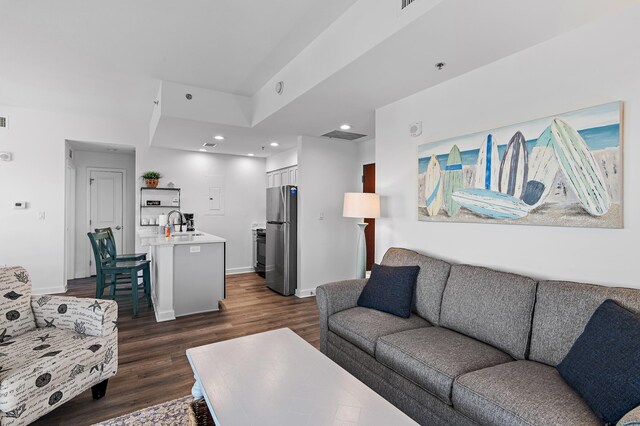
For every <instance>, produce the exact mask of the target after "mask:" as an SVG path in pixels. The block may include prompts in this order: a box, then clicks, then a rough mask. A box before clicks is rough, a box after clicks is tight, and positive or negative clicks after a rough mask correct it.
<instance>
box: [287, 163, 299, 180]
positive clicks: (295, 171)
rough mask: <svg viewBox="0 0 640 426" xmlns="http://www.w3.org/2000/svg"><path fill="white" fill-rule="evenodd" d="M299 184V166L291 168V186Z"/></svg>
mask: <svg viewBox="0 0 640 426" xmlns="http://www.w3.org/2000/svg"><path fill="white" fill-rule="evenodd" d="M297 184H298V166H294V167H289V185H297Z"/></svg>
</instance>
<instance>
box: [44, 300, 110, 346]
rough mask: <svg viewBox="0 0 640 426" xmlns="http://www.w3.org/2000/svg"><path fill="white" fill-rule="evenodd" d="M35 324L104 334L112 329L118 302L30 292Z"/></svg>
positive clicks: (83, 332) (77, 331) (98, 334)
mask: <svg viewBox="0 0 640 426" xmlns="http://www.w3.org/2000/svg"><path fill="white" fill-rule="evenodd" d="M31 308H32V309H33V313H34V315H35V319H36V324H37V326H38V328H59V329H64V330H70V331H75V332H76V333H79V334H86V335H89V336H103V337H104V336H108V335H109V334H111V333H113V332H114V331H115V329H116V325H117V319H118V305H117V304H116V302H114V301H113V300H102V299H101V300H96V299H85V298H78V297H68V296H50V295H43V296H33V297H32V298H31Z"/></svg>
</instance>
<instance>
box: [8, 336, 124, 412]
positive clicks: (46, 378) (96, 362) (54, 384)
mask: <svg viewBox="0 0 640 426" xmlns="http://www.w3.org/2000/svg"><path fill="white" fill-rule="evenodd" d="M114 346H115V343H114V342H110V343H109V342H108V341H107V339H106V338H103V337H93V336H87V335H83V334H78V333H75V332H73V331H68V330H63V329H58V328H44V329H36V330H34V331H30V332H28V333H25V334H22V335H20V336H18V337H15V338H10V339H4V341H3V343H0V410H1V411H3V412H5V413H6V412H9V411H11V410H14V409H17V408H18V407H19V406H20V405H21V403H24V402H25V401H27V400H29V399H30V396H31V395H33V394H35V393H36V392H38V393H41V392H42V391H43V390H46V389H47V388H49V389H51V393H52V394H54V393H56V392H54V390H55V389H57V388H59V387H60V386H59V385H60V384H61V383H66V382H71V383H70V384H69V385H68V386H65V387H66V389H67V390H68V391H70V392H73V391H77V390H76V389H74V385H73V384H72V383H73V382H75V381H82V380H84V379H85V376H95V377H100V376H101V375H102V373H103V370H106V369H105V365H106V364H109V363H110V362H111V361H112V360H113V359H114V356H115V351H116V350H117V348H115V347H114ZM108 368H112V366H109V367H108ZM51 397H52V398H54V400H55V399H57V398H58V397H62V395H55V396H53V395H52V396H51ZM53 402H54V403H55V402H57V401H53ZM50 405H53V404H50Z"/></svg>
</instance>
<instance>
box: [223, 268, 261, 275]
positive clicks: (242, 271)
mask: <svg viewBox="0 0 640 426" xmlns="http://www.w3.org/2000/svg"><path fill="white" fill-rule="evenodd" d="M247 272H255V269H253V266H243V267H241V268H227V271H226V274H227V275H237V274H246V273H247Z"/></svg>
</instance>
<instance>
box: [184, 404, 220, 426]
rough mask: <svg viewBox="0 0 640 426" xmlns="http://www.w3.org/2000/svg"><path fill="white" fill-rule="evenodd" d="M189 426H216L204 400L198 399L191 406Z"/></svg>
mask: <svg viewBox="0 0 640 426" xmlns="http://www.w3.org/2000/svg"><path fill="white" fill-rule="evenodd" d="M189 426H215V422H214V421H213V417H211V413H210V412H209V407H207V402H206V401H205V400H204V398H200V399H196V400H195V401H193V402H192V403H191V404H189Z"/></svg>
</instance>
